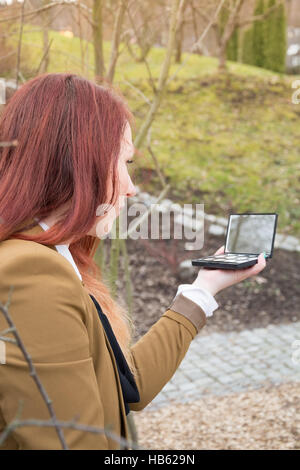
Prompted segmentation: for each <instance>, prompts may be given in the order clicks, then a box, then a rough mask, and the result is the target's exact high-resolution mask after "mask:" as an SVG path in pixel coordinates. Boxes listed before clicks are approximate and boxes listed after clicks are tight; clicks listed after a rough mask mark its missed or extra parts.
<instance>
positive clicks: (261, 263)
mask: <svg viewBox="0 0 300 470" xmlns="http://www.w3.org/2000/svg"><path fill="white" fill-rule="evenodd" d="M265 267H266V259H265V257H264V254H263V253H260V255H259V257H258V261H257V263H256V264H254V266H251V267H250V268H247V269H245V271H244V273H243V274H244V276H243V279H247V278H248V277H251V276H256V275H257V274H258V273H260V271H262V270H263V269H264V268H265Z"/></svg>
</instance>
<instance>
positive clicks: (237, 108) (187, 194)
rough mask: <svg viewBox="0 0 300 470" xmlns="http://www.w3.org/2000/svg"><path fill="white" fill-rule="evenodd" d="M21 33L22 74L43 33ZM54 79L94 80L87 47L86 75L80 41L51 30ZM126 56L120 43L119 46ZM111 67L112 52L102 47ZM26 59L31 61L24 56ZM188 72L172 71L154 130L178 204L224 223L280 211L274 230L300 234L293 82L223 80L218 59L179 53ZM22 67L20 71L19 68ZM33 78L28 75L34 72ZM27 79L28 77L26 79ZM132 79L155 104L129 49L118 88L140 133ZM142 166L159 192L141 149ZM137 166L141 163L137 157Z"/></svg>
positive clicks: (156, 58)
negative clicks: (195, 206) (232, 216)
mask: <svg viewBox="0 0 300 470" xmlns="http://www.w3.org/2000/svg"><path fill="white" fill-rule="evenodd" d="M32 29H33V27H32V26H31V27H30V26H28V25H26V27H25V31H24V44H25V46H24V47H26V48H27V47H29V48H30V50H29V51H28V50H27V49H24V50H25V52H24V56H26V57H24V61H23V62H22V64H23V69H24V70H25V71H26V64H28V63H30V67H31V69H33V70H35V69H36V68H37V67H38V64H39V61H40V58H41V55H42V48H41V44H42V39H41V33H39V32H32V31H30V32H29V30H32ZM50 38H53V44H52V47H51V50H52V53H51V62H50V67H49V70H48V71H49V72H65V71H72V72H75V73H80V74H84V73H85V74H86V76H88V78H93V48H92V45H91V44H89V48H88V50H89V64H90V65H89V66H90V70H89V74H87V73H86V72H84V71H83V69H82V67H81V59H80V41H79V39H78V38H72V39H70V38H66V37H64V36H62V35H61V34H59V33H57V32H54V31H51V32H50ZM121 48H123V45H122V46H121ZM104 49H105V50H104V52H105V57H106V63H108V59H109V52H110V44H109V43H105V48H104ZM164 54H165V51H164V49H163V48H154V49H153V50H151V53H150V55H149V56H148V61H149V65H150V69H151V73H152V76H153V78H154V79H155V80H157V79H158V77H159V72H160V66H161V63H162V61H163V59H164ZM28 55H29V57H28ZM183 62H184V66H183V67H180V65H178V64H172V67H171V75H172V74H173V73H174V72H175V71H178V73H177V76H176V78H175V79H174V80H172V81H171V83H170V84H169V89H168V92H167V93H166V95H165V98H164V101H163V103H162V105H161V108H160V109H159V112H158V116H157V118H156V120H155V122H154V124H153V127H152V147H153V151H154V152H155V154H156V156H157V158H158V161H159V163H160V165H161V167H162V169H163V172H164V174H165V176H166V177H167V179H168V181H170V182H171V184H172V192H171V194H172V196H173V197H176V198H177V199H178V200H180V201H181V202H186V203H188V202H189V203H196V202H198V203H204V204H205V212H206V213H214V214H217V215H222V216H226V214H227V213H228V211H229V210H235V211H237V212H243V211H255V212H273V211H276V212H278V213H279V220H278V229H279V230H280V231H284V232H289V233H293V234H295V235H298V236H299V235H300V194H299V185H300V177H299V175H300V144H299V123H300V105H295V104H292V101H291V97H292V92H293V91H294V90H293V89H292V88H291V82H292V81H293V80H295V79H296V78H297V77H291V76H284V75H282V76H279V75H275V74H274V73H272V72H270V71H267V70H263V69H259V68H257V67H251V66H247V65H243V64H238V63H234V62H229V63H228V72H227V73H226V74H220V73H219V72H218V70H217V65H218V61H217V59H214V58H210V57H201V56H198V55H193V54H187V53H185V54H183ZM23 69H22V70H23ZM29 75H30V73H29ZM25 76H26V75H25ZM126 80H128V81H130V82H131V83H132V84H133V85H134V86H135V87H137V88H138V89H139V90H141V91H142V92H143V93H144V94H145V95H146V96H147V97H148V98H149V99H151V97H152V90H151V88H150V85H149V80H148V76H147V72H146V70H145V66H144V64H139V63H135V62H134V61H133V60H132V58H131V57H130V56H129V55H128V53H127V51H126V50H124V52H123V53H122V55H121V56H120V59H119V62H118V69H117V72H116V77H115V83H117V84H118V86H119V87H120V88H121V90H122V91H123V93H124V94H125V96H126V98H127V100H128V102H129V105H130V108H131V109H132V111H133V113H134V115H135V117H136V121H137V128H138V127H139V124H140V123H141V122H142V120H143V118H144V117H145V115H146V113H147V110H148V105H147V103H146V102H145V101H144V100H143V99H142V98H141V96H140V94H139V93H138V92H137V91H136V90H134V89H133V88H132V87H130V86H129V85H128V84H127V83H126ZM142 150H143V151H144V156H143V157H141V158H140V160H139V162H138V164H137V170H138V171H137V175H138V177H137V180H136V184H139V185H140V186H142V185H143V187H144V189H146V190H148V191H151V192H156V193H157V191H159V188H160V186H159V180H158V178H157V177H152V178H151V180H149V181H148V180H147V178H146V177H145V172H141V170H140V169H141V168H143V169H148V170H153V169H154V164H153V162H152V160H151V157H150V155H149V154H148V153H147V151H146V150H145V149H143V148H142ZM137 158H138V157H137Z"/></svg>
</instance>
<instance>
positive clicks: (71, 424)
mask: <svg viewBox="0 0 300 470" xmlns="http://www.w3.org/2000/svg"><path fill="white" fill-rule="evenodd" d="M77 419H78V417H76V418H74V419H73V420H72V421H56V425H58V426H59V428H67V429H76V430H78V431H84V432H91V433H94V434H105V435H106V436H107V437H109V438H110V439H112V440H114V441H115V442H118V443H119V444H121V445H123V446H124V447H128V446H130V447H131V448H132V449H133V450H141V449H142V447H139V446H138V445H136V444H134V443H133V442H131V441H128V440H127V439H125V438H123V437H121V436H118V435H117V434H115V433H114V432H113V431H110V430H109V429H105V428H99V427H97V426H88V425H85V424H80V423H76V420H77ZM21 426H37V427H43V428H46V427H47V428H49V427H54V426H55V424H54V423H53V422H52V421H51V420H49V421H46V420H42V419H24V420H19V419H14V420H13V421H11V422H10V423H9V424H8V425H7V426H6V428H5V429H4V431H3V432H2V433H1V434H0V446H1V445H2V444H3V442H4V440H5V439H6V438H7V437H8V435H9V434H10V433H11V432H12V431H14V429H16V428H19V427H21ZM66 450H69V449H66Z"/></svg>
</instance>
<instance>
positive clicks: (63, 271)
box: [0, 239, 82, 288]
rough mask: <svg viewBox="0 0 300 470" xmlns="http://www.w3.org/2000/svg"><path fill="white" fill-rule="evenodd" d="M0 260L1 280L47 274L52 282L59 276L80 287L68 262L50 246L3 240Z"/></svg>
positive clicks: (79, 281) (0, 244) (77, 278)
mask: <svg viewBox="0 0 300 470" xmlns="http://www.w3.org/2000/svg"><path fill="white" fill-rule="evenodd" d="M0 259H1V263H0V274H1V279H3V277H5V276H9V277H19V276H20V275H26V276H30V275H38V274H44V273H47V274H48V275H49V277H51V274H52V275H53V278H52V282H55V279H57V277H58V275H59V274H60V275H62V276H63V277H65V278H68V279H69V280H70V281H71V282H73V283H74V285H75V286H77V288H78V286H81V285H82V283H81V280H80V279H79V277H78V276H77V274H76V273H75V271H74V268H73V266H72V265H71V264H70V262H69V261H68V260H67V259H66V258H65V257H64V256H62V255H61V254H60V253H59V252H58V251H57V250H56V249H55V248H54V247H51V246H46V245H42V244H41V243H37V242H33V241H28V240H19V239H10V240H4V241H2V242H0ZM50 280H51V279H50V278H49V279H48V281H50Z"/></svg>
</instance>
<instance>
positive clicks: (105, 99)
mask: <svg viewBox="0 0 300 470" xmlns="http://www.w3.org/2000/svg"><path fill="white" fill-rule="evenodd" d="M127 121H128V122H129V123H130V124H132V123H133V124H135V120H134V116H133V114H132V113H131V111H130V110H129V108H128V106H127V103H126V100H125V99H124V97H123V95H122V93H121V92H120V90H119V89H117V88H115V87H113V86H112V85H107V86H100V85H96V84H95V83H93V82H91V81H89V80H87V79H85V78H84V77H81V76H79V75H76V74H73V73H45V74H42V75H39V76H37V77H35V78H33V79H31V80H29V81H28V82H26V83H25V84H23V85H22V86H21V87H20V88H19V89H18V90H17V91H16V92H15V93H14V95H13V96H12V97H11V98H10V100H9V101H8V104H7V105H6V107H5V108H4V110H3V112H2V114H1V116H0V141H12V140H15V139H16V140H17V145H16V146H14V147H13V146H10V147H0V215H1V224H0V241H2V240H5V239H8V238H10V237H13V238H18V239H22V240H31V241H35V242H38V243H41V244H45V245H56V244H64V242H65V241H67V240H72V242H71V243H70V245H69V249H70V252H71V254H72V256H73V258H74V261H75V263H76V265H77V266H78V269H79V271H80V274H81V275H82V279H83V282H84V288H85V289H86V290H87V291H88V292H89V293H91V294H93V295H94V297H95V298H96V299H97V300H98V302H99V303H100V305H101V307H102V309H103V311H104V313H105V314H106V315H107V316H108V318H109V321H110V323H111V325H112V328H113V330H114V333H115V335H116V337H117V339H118V341H119V344H120V347H121V348H122V351H123V353H124V355H125V357H126V359H127V361H128V364H129V366H130V368H131V370H132V371H133V372H135V371H134V365H133V361H132V358H131V355H130V340H131V325H130V322H129V317H128V312H127V311H126V309H125V308H123V307H122V306H120V305H118V303H117V302H116V301H115V300H114V299H113V298H112V296H111V293H110V289H109V286H108V284H107V281H106V280H104V279H103V278H102V274H101V271H100V268H99V266H98V265H97V264H96V262H95V261H94V255H95V253H96V251H97V249H98V246H99V244H100V240H99V239H98V238H96V237H92V236H90V235H86V234H87V233H88V232H89V231H90V229H91V228H92V227H93V225H94V224H95V222H96V217H97V216H96V209H97V207H98V206H99V205H100V204H115V202H116V200H117V199H118V195H119V194H118V190H119V181H118V170H117V168H118V166H117V164H118V157H119V153H120V147H121V140H122V137H123V134H124V130H125V127H126V123H127ZM109 180H110V181H111V183H112V193H111V194H112V196H111V198H110V201H107V194H108V187H109V186H108V183H109ZM65 203H68V204H70V207H69V208H68V209H67V210H66V211H65V212H64V213H63V214H62V216H60V217H59V218H58V222H57V223H56V224H55V225H54V226H53V227H51V228H49V229H48V230H47V231H45V232H43V233H41V234H38V235H36V234H35V235H33V234H31V235H29V234H27V235H25V233H22V232H20V231H19V232H18V230H17V228H18V227H19V226H22V224H23V223H24V221H26V220H30V219H37V220H42V219H43V218H45V217H47V216H48V215H49V214H50V213H51V212H52V211H53V210H56V209H57V208H58V207H60V206H61V205H63V204H65ZM37 223H38V222H37Z"/></svg>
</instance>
